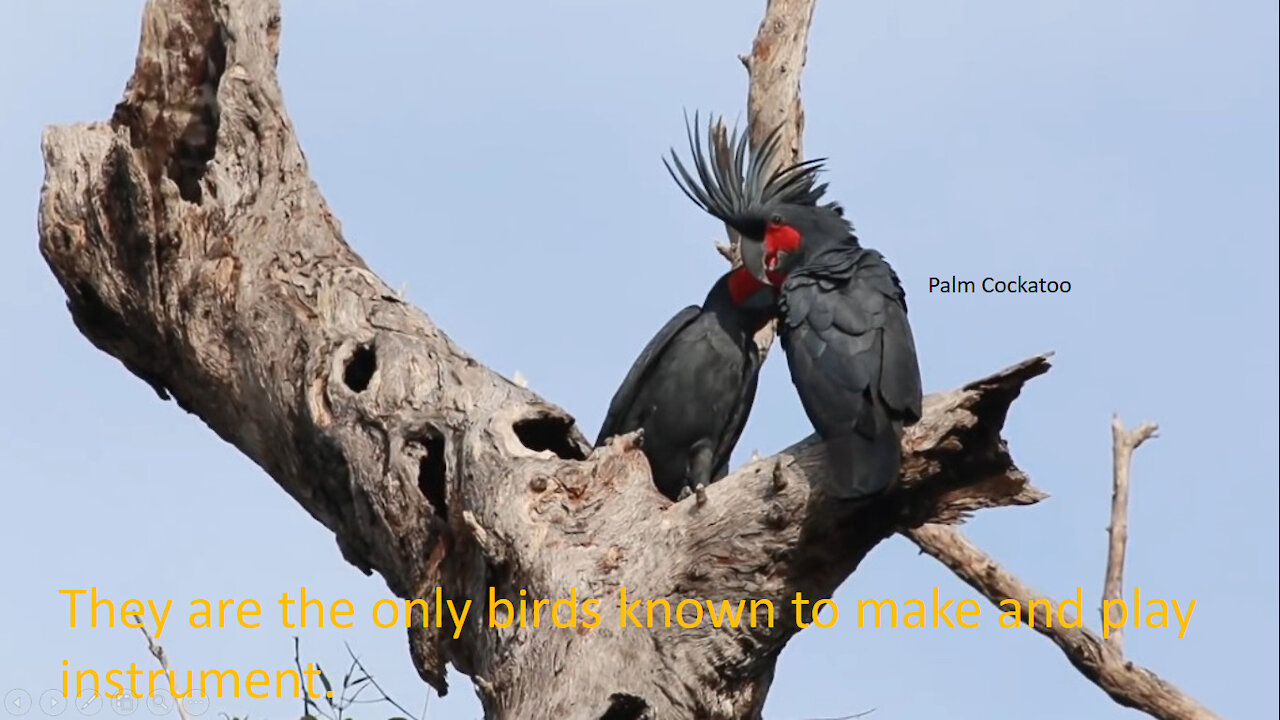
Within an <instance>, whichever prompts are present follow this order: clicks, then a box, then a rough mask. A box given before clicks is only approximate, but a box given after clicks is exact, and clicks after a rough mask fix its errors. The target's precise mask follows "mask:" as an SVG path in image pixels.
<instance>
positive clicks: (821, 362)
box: [781, 249, 921, 438]
mask: <svg viewBox="0 0 1280 720" xmlns="http://www.w3.org/2000/svg"><path fill="white" fill-rule="evenodd" d="M904 295H905V294H904V292H903V290H902V285H901V283H900V282H899V281H898V278H897V275H896V274H895V273H894V272H893V269H892V268H891V267H890V266H889V264H888V263H887V262H885V260H884V258H883V257H882V256H881V255H880V253H878V252H875V251H874V250H866V249H858V250H857V251H856V252H855V253H846V254H844V256H843V257H838V258H835V259H834V261H832V262H828V263H826V264H825V265H824V266H822V267H819V268H816V269H814V270H812V271H809V270H802V271H797V272H796V273H794V274H792V275H791V276H790V277H788V279H787V281H786V282H785V284H784V287H783V293H782V299H781V311H782V322H783V323H784V324H785V327H784V328H783V333H782V340H783V348H784V350H785V352H786V354H787V361H788V365H789V366H790V369H791V377H792V381H793V383H794V384H795V386H796V390H797V393H798V394H799V396H800V402H801V404H802V405H803V406H804V409H805V413H806V414H807V415H808V416H809V419H810V421H811V422H812V423H813V425H814V429H815V430H817V431H818V433H819V435H821V436H822V437H824V438H830V437H835V436H839V435H847V434H848V433H849V432H850V430H852V431H855V432H857V433H858V434H859V435H862V436H863V437H867V438H873V437H876V436H878V435H880V434H881V433H882V432H884V430H885V428H883V427H881V425H882V424H883V422H884V421H885V420H890V421H898V422H901V423H902V424H904V425H910V424H912V423H914V422H915V421H916V420H918V419H919V417H920V410H921V408H920V406H921V388H920V371H919V367H918V363H917V360H916V350H915V341H914V339H913V338H912V335H911V327H910V325H909V323H908V322H907V310H906V302H905V297H904ZM877 406H879V407H880V408H883V411H878V409H877ZM885 411H887V412H885Z"/></svg>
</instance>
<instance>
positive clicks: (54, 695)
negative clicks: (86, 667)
mask: <svg viewBox="0 0 1280 720" xmlns="http://www.w3.org/2000/svg"><path fill="white" fill-rule="evenodd" d="M40 709H41V710H43V711H44V714H45V715H48V716H49V717H53V716H55V715H61V714H62V711H63V710H66V709H67V700H66V698H64V697H62V693H60V692H58V691H57V690H45V691H44V692H43V693H41V694H40Z"/></svg>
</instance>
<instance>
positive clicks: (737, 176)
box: [662, 113, 827, 225]
mask: <svg viewBox="0 0 1280 720" xmlns="http://www.w3.org/2000/svg"><path fill="white" fill-rule="evenodd" d="M715 125H716V121H715V120H711V121H709V122H708V126H707V140H708V142H707V144H706V147H705V148H704V146H703V142H702V137H701V134H700V133H699V132H698V116H697V114H696V113H695V114H694V120H693V124H692V125H691V124H690V123H689V116H688V115H687V114H686V115H685V130H686V133H687V134H688V137H689V150H690V152H691V153H692V156H693V160H692V165H693V170H694V174H696V175H697V177H696V178H695V177H694V174H691V173H690V172H689V171H688V170H686V169H685V166H684V164H683V163H681V162H680V158H679V157H678V156H677V155H676V151H675V148H672V150H671V160H672V162H674V163H675V169H674V170H673V169H672V167H671V164H670V163H668V162H667V159H666V158H665V157H664V158H663V159H662V164H663V165H665V166H666V168H667V172H668V173H670V174H671V178H672V179H673V180H675V181H676V184H677V185H679V186H680V190H681V191H683V192H684V194H685V195H686V196H687V197H688V198H689V199H690V200H692V201H693V203H694V204H695V205H697V206H698V207H700V208H702V209H703V210H704V211H706V212H707V213H708V214H710V215H712V216H714V217H717V218H719V219H720V220H722V221H724V222H726V223H729V224H730V225H735V224H736V223H739V222H741V221H743V220H747V219H749V218H751V217H753V216H758V215H759V214H760V213H761V212H763V211H764V210H765V209H766V208H769V207H772V206H775V205H778V204H789V205H808V206H816V205H817V203H818V201H819V200H820V199H821V198H822V196H823V194H824V193H825V192H826V189H827V185H826V184H825V183H823V184H821V185H816V184H815V182H816V180H817V175H818V173H819V172H821V171H822V170H823V169H824V167H823V163H824V162H826V158H817V159H814V160H805V161H803V162H798V163H794V164H791V165H787V166H785V167H780V168H778V169H777V170H775V171H774V172H772V173H769V168H770V167H773V166H774V165H776V164H777V163H776V160H777V157H778V152H779V147H780V144H781V140H782V125H781V124H779V125H778V127H776V128H774V129H773V131H772V132H770V133H769V134H768V136H766V137H765V139H764V142H762V143H760V146H759V147H756V148H752V147H750V145H751V143H750V134H749V133H739V131H738V129H737V128H736V127H735V128H734V129H733V132H732V133H731V134H730V136H729V139H728V142H726V143H724V144H723V145H721V144H718V143H715V142H713V141H711V140H712V137H713V136H714V130H715ZM677 171H678V172H679V174H678V175H677Z"/></svg>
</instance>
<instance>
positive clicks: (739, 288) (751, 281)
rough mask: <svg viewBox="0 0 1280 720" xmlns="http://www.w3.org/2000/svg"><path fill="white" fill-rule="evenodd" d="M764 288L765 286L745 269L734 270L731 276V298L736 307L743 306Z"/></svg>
mask: <svg viewBox="0 0 1280 720" xmlns="http://www.w3.org/2000/svg"><path fill="white" fill-rule="evenodd" d="M763 287H764V284H763V283H761V282H760V281H759V280H757V279H756V278H755V276H754V275H752V274H751V273H750V272H748V271H747V269H746V268H744V267H740V268H738V269H737V270H734V271H733V272H732V273H730V275H729V297H730V299H732V300H733V304H734V305H742V304H743V303H745V302H746V301H747V300H748V299H749V298H750V297H751V296H752V295H755V294H756V292H757V291H758V290H760V289H761V288H763Z"/></svg>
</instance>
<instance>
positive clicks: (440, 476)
mask: <svg viewBox="0 0 1280 720" xmlns="http://www.w3.org/2000/svg"><path fill="white" fill-rule="evenodd" d="M415 444H417V445H419V447H420V448H421V449H420V450H419V457H418V489H419V490H421V491H422V495H423V497H425V498H426V499H427V502H428V503H430V504H431V509H432V510H434V511H435V513H436V515H439V516H440V517H441V518H446V519H447V518H448V517H449V508H448V506H447V505H446V503H445V483H446V481H447V480H448V472H449V468H448V465H447V464H446V463H445V459H444V453H445V443H444V436H443V435H441V434H439V433H436V432H431V433H429V434H428V435H427V436H426V437H424V438H422V439H421V440H418V441H416V443H415Z"/></svg>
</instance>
